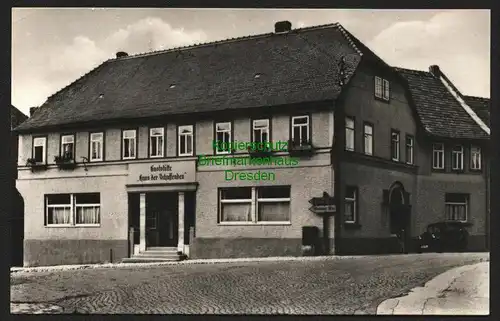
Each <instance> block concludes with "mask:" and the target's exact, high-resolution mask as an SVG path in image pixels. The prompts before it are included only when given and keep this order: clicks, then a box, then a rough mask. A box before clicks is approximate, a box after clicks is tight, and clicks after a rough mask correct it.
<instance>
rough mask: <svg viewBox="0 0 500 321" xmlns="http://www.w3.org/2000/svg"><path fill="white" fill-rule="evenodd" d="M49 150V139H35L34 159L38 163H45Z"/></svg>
mask: <svg viewBox="0 0 500 321" xmlns="http://www.w3.org/2000/svg"><path fill="white" fill-rule="evenodd" d="M46 150H47V138H46V137H36V138H34V139H33V158H34V159H35V162H37V163H45V162H46V159H45V156H46Z"/></svg>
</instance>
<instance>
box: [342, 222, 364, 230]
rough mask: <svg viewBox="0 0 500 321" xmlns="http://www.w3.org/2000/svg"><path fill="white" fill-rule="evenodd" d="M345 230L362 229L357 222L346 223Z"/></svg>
mask: <svg viewBox="0 0 500 321" xmlns="http://www.w3.org/2000/svg"><path fill="white" fill-rule="evenodd" d="M344 228H346V229H351V230H355V229H360V228H361V224H359V223H355V222H344Z"/></svg>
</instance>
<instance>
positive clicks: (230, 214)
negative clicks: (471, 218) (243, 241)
mask: <svg viewBox="0 0 500 321" xmlns="http://www.w3.org/2000/svg"><path fill="white" fill-rule="evenodd" d="M221 220H222V222H250V221H252V214H251V204H250V203H225V204H222V213H221Z"/></svg>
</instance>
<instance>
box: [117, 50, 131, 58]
mask: <svg viewBox="0 0 500 321" xmlns="http://www.w3.org/2000/svg"><path fill="white" fill-rule="evenodd" d="M123 57H128V53H126V52H125V51H118V52H117V53H116V58H123Z"/></svg>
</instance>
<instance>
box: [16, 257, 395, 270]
mask: <svg viewBox="0 0 500 321" xmlns="http://www.w3.org/2000/svg"><path fill="white" fill-rule="evenodd" d="M394 255H395V256H396V255H397V256H400V254H394ZM388 256H389V255H388ZM366 257H375V256H367V255H356V256H347V255H346V256H335V255H328V256H278V257H255V258H234V259H194V260H184V261H168V262H150V263H148V262H145V263H104V264H73V265H54V266H37V267H11V268H10V273H20V272H55V271H70V270H83V269H106V268H108V269H109V268H135V267H153V266H163V265H179V264H217V263H248V262H280V261H284V262H290V261H322V260H346V259H360V258H366Z"/></svg>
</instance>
